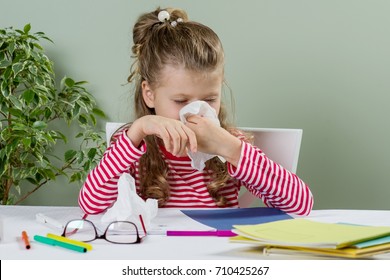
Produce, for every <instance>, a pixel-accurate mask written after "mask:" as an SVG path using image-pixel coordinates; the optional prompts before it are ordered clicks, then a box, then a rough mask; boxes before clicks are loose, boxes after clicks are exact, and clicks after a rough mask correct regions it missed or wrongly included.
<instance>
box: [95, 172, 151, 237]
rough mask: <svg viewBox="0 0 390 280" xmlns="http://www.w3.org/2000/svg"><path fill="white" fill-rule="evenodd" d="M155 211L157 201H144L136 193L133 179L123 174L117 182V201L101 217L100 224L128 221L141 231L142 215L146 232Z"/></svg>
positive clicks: (149, 199)
mask: <svg viewBox="0 0 390 280" xmlns="http://www.w3.org/2000/svg"><path fill="white" fill-rule="evenodd" d="M157 210H158V203H157V199H152V198H148V199H147V200H146V201H144V200H143V199H142V198H141V197H140V196H139V195H138V194H137V192H136V187H135V180H134V178H133V177H132V176H131V175H130V174H128V173H123V174H122V175H121V176H120V178H119V180H118V197H117V200H116V202H115V203H114V204H113V205H112V207H111V208H109V209H108V210H107V212H106V213H105V214H104V215H103V217H102V218H101V222H102V223H110V222H114V221H129V222H133V223H134V224H136V225H137V227H138V230H139V231H142V224H141V220H140V217H139V215H142V220H143V222H144V225H145V228H146V230H150V228H151V221H152V219H153V218H154V217H155V216H156V215H157Z"/></svg>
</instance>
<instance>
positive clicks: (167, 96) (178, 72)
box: [142, 65, 223, 120]
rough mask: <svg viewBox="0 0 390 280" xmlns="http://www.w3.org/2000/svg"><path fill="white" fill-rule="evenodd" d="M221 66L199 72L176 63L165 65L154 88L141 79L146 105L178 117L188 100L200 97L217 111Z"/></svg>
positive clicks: (173, 117) (167, 114) (219, 104)
mask: <svg viewBox="0 0 390 280" xmlns="http://www.w3.org/2000/svg"><path fill="white" fill-rule="evenodd" d="M222 82H223V69H222V67H221V69H217V70H215V71H211V72H205V73H199V72H194V71H190V70H187V69H185V68H184V67H179V66H171V65H169V66H165V68H164V69H163V70H162V73H161V76H160V81H159V83H158V85H157V86H156V87H154V88H153V89H152V88H151V87H150V84H149V83H148V82H147V81H144V82H142V94H143V98H144V100H145V103H146V105H147V106H148V107H149V108H154V110H155V112H156V115H159V116H163V117H167V118H172V119H176V120H179V111H180V109H181V108H183V107H184V106H185V105H187V104H188V103H191V102H193V101H198V100H203V101H206V102H207V103H208V104H209V105H210V106H211V107H213V108H214V109H215V111H216V113H217V115H218V113H219V109H220V106H221V91H222Z"/></svg>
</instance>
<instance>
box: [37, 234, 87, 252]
mask: <svg viewBox="0 0 390 280" xmlns="http://www.w3.org/2000/svg"><path fill="white" fill-rule="evenodd" d="M34 240H35V241H38V242H40V243H43V244H47V245H51V246H59V247H62V248H66V249H69V250H73V251H76V252H80V253H85V252H87V249H86V248H85V247H81V246H78V245H73V244H69V243H65V242H62V241H58V240H55V239H52V238H49V237H45V236H40V235H34Z"/></svg>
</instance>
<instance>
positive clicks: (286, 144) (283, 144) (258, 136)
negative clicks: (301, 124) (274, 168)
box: [239, 127, 303, 207]
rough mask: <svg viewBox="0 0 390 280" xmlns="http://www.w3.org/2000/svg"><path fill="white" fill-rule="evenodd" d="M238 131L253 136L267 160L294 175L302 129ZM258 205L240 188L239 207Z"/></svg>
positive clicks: (255, 143) (248, 128)
mask: <svg viewBox="0 0 390 280" xmlns="http://www.w3.org/2000/svg"><path fill="white" fill-rule="evenodd" d="M240 129H241V130H243V131H245V132H249V133H251V134H252V135H253V137H254V139H253V140H254V145H255V146H257V147H259V148H260V149H261V150H262V151H263V152H264V153H265V154H266V156H267V157H268V158H270V159H271V160H273V161H274V162H276V163H278V164H280V165H281V166H283V167H284V168H286V169H287V170H289V171H291V172H293V173H296V171H297V166H298V159H299V151H300V148H301V142H302V133H303V131H302V129H287V128H251V127H241V128H240ZM259 204H260V201H259V199H257V198H256V197H254V196H253V195H252V194H251V193H250V192H248V191H247V190H246V189H245V188H242V191H241V192H240V197H239V205H240V207H250V206H259Z"/></svg>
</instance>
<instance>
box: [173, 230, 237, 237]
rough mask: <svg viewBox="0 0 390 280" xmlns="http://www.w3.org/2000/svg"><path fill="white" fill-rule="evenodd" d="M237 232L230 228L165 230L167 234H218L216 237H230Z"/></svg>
mask: <svg viewBox="0 0 390 280" xmlns="http://www.w3.org/2000/svg"><path fill="white" fill-rule="evenodd" d="M236 235H237V234H235V233H233V232H232V231H231V230H209V231H200V230H167V236H218V237H232V236H236Z"/></svg>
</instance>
